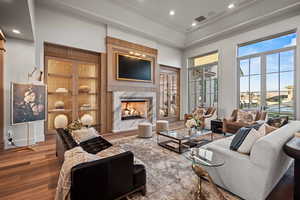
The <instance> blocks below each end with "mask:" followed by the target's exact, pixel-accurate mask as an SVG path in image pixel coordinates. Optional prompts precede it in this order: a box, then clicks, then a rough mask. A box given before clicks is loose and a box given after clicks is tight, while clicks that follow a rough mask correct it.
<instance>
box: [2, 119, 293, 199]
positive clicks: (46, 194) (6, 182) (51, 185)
mask: <svg viewBox="0 0 300 200" xmlns="http://www.w3.org/2000/svg"><path fill="white" fill-rule="evenodd" d="M181 125H182V123H175V124H172V125H171V128H174V129H176V127H179V126H181ZM124 136H127V135H126V134H124V135H122V136H117V137H124ZM108 138H109V139H111V138H116V136H115V137H113V136H109V137H108ZM34 149H35V151H30V150H22V151H17V150H7V151H4V152H0V199H1V200H53V199H54V195H55V188H56V183H57V179H58V174H59V169H60V164H59V162H58V160H57V158H56V155H55V137H54V135H49V136H47V138H46V142H43V143H39V144H38V145H37V146H35V147H34ZM267 199H268V200H277V199H285V200H292V199H293V170H292V168H290V169H289V171H288V172H287V173H286V174H285V176H284V177H283V178H282V180H281V181H280V183H279V184H278V185H277V186H276V188H275V189H274V190H273V191H272V193H271V194H270V195H269V197H268V198H267Z"/></svg>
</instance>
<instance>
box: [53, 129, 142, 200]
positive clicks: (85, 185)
mask: <svg viewBox="0 0 300 200" xmlns="http://www.w3.org/2000/svg"><path fill="white" fill-rule="evenodd" d="M76 146H81V147H82V148H83V149H84V150H85V151H87V152H89V153H92V154H96V153H98V152H100V151H102V150H104V149H107V148H109V147H110V146H112V144H111V143H109V142H108V141H107V140H105V139H104V138H102V137H97V138H93V139H90V140H88V141H85V142H82V143H80V144H79V145H78V144H77V143H76V142H75V141H74V140H73V138H72V137H71V135H70V134H69V133H68V131H67V130H64V129H57V140H56V155H57V156H58V158H59V160H60V161H61V162H63V159H64V152H65V151H67V150H69V149H72V148H74V147H76ZM133 158H134V155H133V153H132V152H130V151H127V152H124V153H121V154H118V155H115V156H111V157H108V158H103V159H100V160H96V161H93V162H86V163H82V164H79V165H76V166H75V167H73V168H72V169H71V190H70V194H71V200H83V199H84V200H99V199H103V200H113V199H122V198H124V197H126V196H128V195H129V194H131V193H134V192H138V191H141V192H142V194H143V195H145V194H146V170H145V167H144V165H136V164H134V162H133Z"/></svg>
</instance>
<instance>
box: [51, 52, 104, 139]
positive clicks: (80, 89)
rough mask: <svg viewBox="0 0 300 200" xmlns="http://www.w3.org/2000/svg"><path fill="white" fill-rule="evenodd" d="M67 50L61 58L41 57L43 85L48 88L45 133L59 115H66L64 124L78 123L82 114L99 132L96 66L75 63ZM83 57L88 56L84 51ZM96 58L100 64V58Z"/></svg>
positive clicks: (95, 64)
mask: <svg viewBox="0 0 300 200" xmlns="http://www.w3.org/2000/svg"><path fill="white" fill-rule="evenodd" d="M57 48H59V49H60V48H62V47H57ZM66 48H67V47H66ZM67 49H68V48H67ZM71 50H72V49H71ZM71 50H69V51H68V52H69V53H68V54H67V56H66V57H65V58H62V57H63V55H61V56H53V55H51V53H50V55H46V56H45V82H46V83H47V86H48V119H47V132H50V133H51V132H52V130H54V129H55V128H54V119H55V117H56V116H57V115H59V114H64V115H66V116H67V117H68V123H70V122H72V121H74V120H76V119H80V118H81V117H82V116H83V115H84V114H90V115H91V116H92V117H93V126H94V127H95V128H96V129H97V130H98V131H99V132H100V103H99V99H100V98H99V95H100V78H99V77H100V76H99V62H95V60H93V59H91V61H89V60H88V59H84V60H83V59H79V58H78V57H76V54H74V51H71ZM78 51H79V50H78ZM83 53H85V54H87V55H88V54H89V52H85V51H83ZM70 55H71V56H70ZM93 55H94V53H93ZM94 56H97V55H94ZM98 56H99V58H98V59H99V60H100V54H98ZM84 58H87V56H85V57H84Z"/></svg>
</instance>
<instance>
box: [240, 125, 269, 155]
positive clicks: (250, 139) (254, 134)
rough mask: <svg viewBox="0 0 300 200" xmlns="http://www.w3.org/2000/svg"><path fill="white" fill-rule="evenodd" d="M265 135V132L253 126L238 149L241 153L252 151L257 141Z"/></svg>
mask: <svg viewBox="0 0 300 200" xmlns="http://www.w3.org/2000/svg"><path fill="white" fill-rule="evenodd" d="M264 135H265V134H264V133H263V132H260V131H257V130H256V129H254V128H252V129H251V131H250V132H249V133H248V135H247V136H246V138H245V140H244V141H243V143H242V144H241V146H240V147H239V148H238V150H237V151H238V152H239V153H244V154H250V151H251V149H252V147H253V145H254V144H255V142H256V141H257V140H258V139H259V138H261V137H263V136H264Z"/></svg>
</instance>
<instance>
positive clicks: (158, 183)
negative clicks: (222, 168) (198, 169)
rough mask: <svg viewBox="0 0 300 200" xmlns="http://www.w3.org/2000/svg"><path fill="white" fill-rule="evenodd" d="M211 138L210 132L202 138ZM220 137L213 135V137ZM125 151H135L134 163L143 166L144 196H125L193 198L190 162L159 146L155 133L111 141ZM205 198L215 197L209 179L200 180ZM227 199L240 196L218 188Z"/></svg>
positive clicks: (136, 196)
mask: <svg viewBox="0 0 300 200" xmlns="http://www.w3.org/2000/svg"><path fill="white" fill-rule="evenodd" d="M206 138H207V139H210V136H209V135H206V136H202V138H201V139H206ZM220 138H223V136H222V135H219V134H214V140H216V139H220ZM111 142H112V143H113V144H114V145H115V146H119V147H121V148H122V149H124V150H126V151H132V152H133V153H134V156H135V159H136V160H137V162H141V163H142V164H144V165H145V167H146V172H147V195H146V196H142V195H141V194H140V193H136V194H133V195H132V196H130V197H128V199H130V200H194V199H197V198H196V191H197V182H198V179H197V175H196V174H195V173H194V172H193V170H192V168H191V161H189V160H187V159H186V158H185V157H184V156H183V155H179V154H177V153H175V152H172V151H170V150H168V149H165V148H163V147H161V146H158V144H157V142H156V136H155V137H153V138H150V139H143V138H138V137H136V136H131V137H126V138H122V139H117V140H112V141H111ZM202 190H203V191H204V195H205V197H206V198H205V199H207V200H216V199H218V198H217V197H216V195H214V194H213V192H212V187H211V186H210V185H209V184H208V182H206V181H203V182H202ZM221 191H222V193H223V194H224V196H225V198H226V199H228V200H236V199H239V198H237V197H235V196H234V195H232V194H229V193H228V192H226V191H224V190H221Z"/></svg>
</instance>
